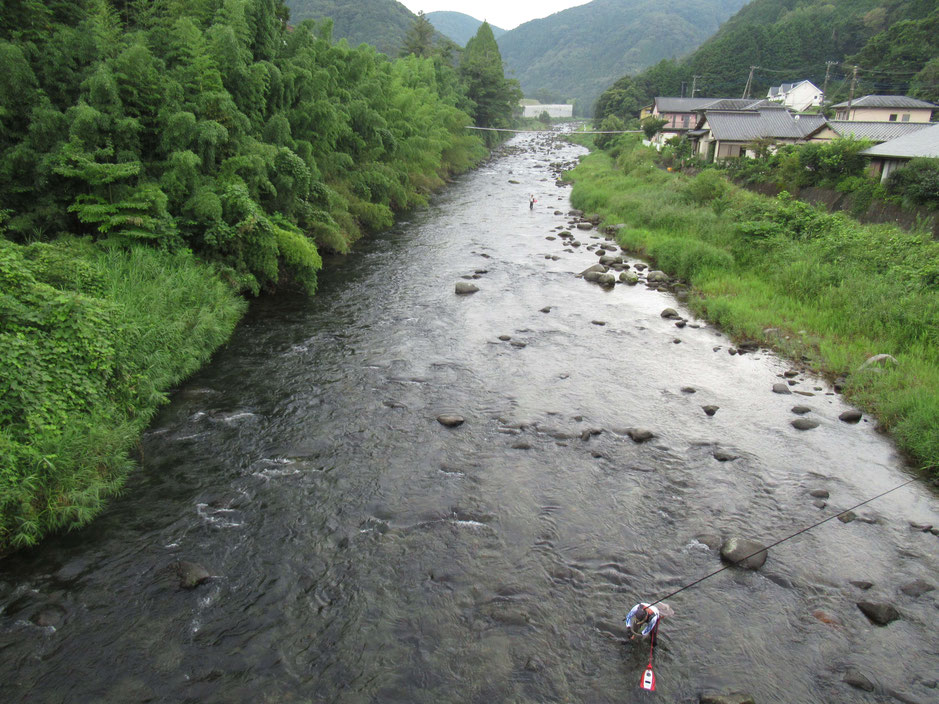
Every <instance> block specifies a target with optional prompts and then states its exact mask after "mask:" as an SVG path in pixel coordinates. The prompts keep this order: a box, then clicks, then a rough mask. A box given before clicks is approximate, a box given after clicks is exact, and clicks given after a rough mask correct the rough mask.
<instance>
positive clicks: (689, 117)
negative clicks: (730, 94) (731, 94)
mask: <svg viewBox="0 0 939 704" xmlns="http://www.w3.org/2000/svg"><path fill="white" fill-rule="evenodd" d="M757 102H759V101H758V100H754V99H753V98H672V97H667V96H663V97H657V98H655V100H654V101H653V103H652V110H651V112H650V113H649V114H651V116H652V117H654V118H657V119H660V120H665V125H664V126H663V127H662V131H661V132H659V133H658V134H657V135H655V138H654V139H653V143H654V144H655V145H656V146H657V147H659V148H661V146H662V145H663V144H665V142H667V141H668V140H669V139H671V138H672V137H678V136H681V135H683V134H685V133H687V132H688V130H692V129H694V128H695V125H696V124H697V121H698V111H700V110H702V109H704V108H706V107H710V106H713V105H719V106H720V107H721V108H723V109H745V108H748V107H749V106H752V105H754V104H755V103H757Z"/></svg>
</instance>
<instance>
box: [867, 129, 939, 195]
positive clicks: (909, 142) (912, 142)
mask: <svg viewBox="0 0 939 704" xmlns="http://www.w3.org/2000/svg"><path fill="white" fill-rule="evenodd" d="M861 154H863V155H864V156H867V157H870V159H871V170H872V171H873V172H874V173H879V174H880V180H881V182H883V181H886V180H887V177H888V176H890V174H892V173H893V172H894V171H896V170H897V169H898V168H901V167H903V166H904V165H906V163H907V162H908V161H909V160H910V159H915V158H917V157H927V158H932V159H936V158H939V124H933V125H927V127H926V129H922V130H918V131H916V132H913V133H911V134H907V135H904V136H902V137H897V138H896V139H891V140H890V141H888V142H884V143H883V144H878V145H875V146H873V147H871V148H870V149H865V150H864V151H863V152H861Z"/></svg>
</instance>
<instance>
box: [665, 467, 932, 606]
mask: <svg viewBox="0 0 939 704" xmlns="http://www.w3.org/2000/svg"><path fill="white" fill-rule="evenodd" d="M932 468H933V467H925V468H924V470H927V469H932ZM915 481H916V479H915V478H914V479H910V480H909V481H907V482H903V483H902V484H899V485H897V486H895V487H893V488H892V489H888V490H887V491H885V492H883V493H881V494H877V496H872V497H871V498H869V499H867V500H866V501H862V502H861V503H859V504H855V505H854V506H852V507H851V508H847V509H845V510H844V511H842V512H841V513H836V514H834V515H833V516H829V517H828V518H825V519H823V520H821V521H819V522H818V523H813V524H812V525H810V526H806V527H805V528H802V529H801V530H798V531H796V532H795V533H792V534H791V535H787V536H786V537H785V538H781V539H780V540H777V541H776V542H775V543H772V544H771V545H767V546H766V547H763V548H760V549H759V550H757V551H756V552H752V553H750V554H749V555H747V556H746V557H741V558H740V559H739V560H734V561H733V562H732V563H730V564H729V565H724V566H723V567H721V568H720V569H719V570H714V571H713V572H711V573H710V574H706V575H704V576H703V577H701V578H700V579H696V580H695V581H693V582H689V583H688V584H686V585H684V586H683V587H680V588H679V589H676V590H675V591H673V592H671V593H670V594H666V595H665V596H663V597H659V598H658V599H656V600H655V601H653V602H651V603H650V604H649V606H655V605H656V604H658V603H660V602H663V601H665V600H666V599H669V598H671V597H673V596H675V595H676V594H680V593H681V592H683V591H685V590H686V589H691V587H693V586H695V585H696V584H700V583H701V582H703V581H704V580H706V579H710V578H711V577H713V576H714V575H716V574H720V573H721V572H723V571H724V570H727V569H730V568H731V567H734V566H735V565H739V564H740V563H741V562H745V561H746V560H749V559H750V558H751V557H753V556H754V555H759V554H760V553H761V552H767V551H768V550H769V549H770V548H774V547H776V546H777V545H779V544H780V543H785V542H786V541H787V540H791V539H792V538H795V537H796V536H797V535H802V534H803V533H806V532H808V531H810V530H812V529H813V528H817V527H818V526H820V525H822V523H827V522H828V521H830V520H832V519H834V518H838V517H839V516H843V515H844V514H846V513H849V512H850V511H853V510H854V509H856V508H860V507H861V506H864V505H865V504H869V503H870V502H871V501H874V500H875V499H879V498H881V497H882V496H886V495H887V494H890V493H891V492H894V491H896V490H897V489H902V488H903V487H905V486H909V485H910V484H912V483H913V482H915Z"/></svg>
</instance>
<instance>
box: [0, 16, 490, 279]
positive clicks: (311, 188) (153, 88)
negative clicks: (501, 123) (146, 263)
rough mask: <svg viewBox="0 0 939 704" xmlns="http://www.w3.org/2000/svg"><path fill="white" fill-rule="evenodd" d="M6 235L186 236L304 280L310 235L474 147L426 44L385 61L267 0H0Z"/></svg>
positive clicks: (399, 200) (409, 201)
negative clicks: (424, 52)
mask: <svg viewBox="0 0 939 704" xmlns="http://www.w3.org/2000/svg"><path fill="white" fill-rule="evenodd" d="M0 19H2V30H0V154H2V162H0V163H2V166H0V203H2V204H3V205H2V208H3V209H6V210H8V211H10V217H9V219H8V221H7V224H6V227H7V237H9V238H11V239H14V240H16V241H21V242H22V241H27V240H30V241H33V240H45V239H49V238H52V237H55V236H56V235H58V234H60V233H71V234H79V235H87V236H90V237H92V238H94V239H95V240H101V241H106V242H108V243H115V244H127V243H132V242H147V243H150V244H152V245H154V246H158V247H164V248H176V247H188V248H191V249H192V250H193V251H195V252H196V253H198V254H200V255H202V256H204V257H206V258H207V259H210V260H214V261H217V262H219V263H221V264H223V265H224V266H226V267H227V268H228V269H229V271H230V273H231V276H232V277H233V278H234V279H235V280H237V281H238V282H239V285H240V286H241V287H243V288H244V289H246V290H249V291H252V292H255V293H257V292H258V291H260V290H261V289H263V288H265V287H268V288H269V287H273V286H274V285H276V284H277V283H278V282H279V281H281V274H282V273H287V275H288V277H289V278H290V279H291V280H295V281H296V282H297V283H299V284H300V285H301V286H303V287H305V288H307V289H308V290H312V289H313V288H314V287H315V283H316V269H317V268H318V267H319V265H320V260H319V255H318V252H317V249H318V248H321V247H327V248H330V249H333V250H337V251H346V250H348V248H349V246H350V245H351V243H352V242H354V241H355V240H356V239H357V238H358V237H359V236H360V235H361V233H362V231H363V230H369V229H379V228H384V227H388V226H389V225H390V224H391V222H392V213H393V212H394V211H396V210H401V209H405V208H408V207H411V206H414V205H418V204H421V203H423V202H424V200H425V198H426V196H427V194H428V193H429V192H430V190H431V189H432V188H433V187H434V186H436V185H439V184H440V183H441V182H442V181H441V179H442V178H443V177H444V176H445V175H446V174H447V173H449V172H451V171H455V170H461V169H465V168H467V167H468V166H469V165H470V164H471V163H473V162H474V160H476V159H478V158H479V157H480V155H481V142H480V140H479V139H478V138H477V137H474V136H472V135H469V134H468V133H467V132H466V131H465V126H466V125H467V124H470V123H471V116H470V115H469V114H467V112H465V111H464V110H463V109H461V107H463V108H468V109H471V108H472V107H473V106H472V104H471V103H469V102H468V101H467V100H466V98H465V95H464V93H463V91H462V88H461V85H460V80H459V77H458V76H457V74H456V72H455V70H454V69H453V68H452V67H451V66H450V65H449V64H448V62H447V61H445V60H443V59H442V58H440V57H435V56H431V57H417V56H413V55H409V56H406V57H404V58H401V59H399V60H396V61H390V60H388V59H387V58H386V57H385V56H383V55H381V54H379V53H378V52H376V51H375V50H374V49H372V48H371V47H368V46H366V45H362V46H359V47H357V48H350V47H349V46H348V45H347V44H345V42H339V43H333V41H332V38H331V24H330V22H329V21H324V22H321V23H314V22H312V21H305V22H302V23H300V25H298V26H296V27H291V26H290V25H289V24H288V21H287V20H288V12H287V10H286V7H285V6H284V4H283V3H282V2H280V1H279V0H156V2H149V1H147V2H145V1H143V0H123V1H121V0H115V1H114V2H109V1H108V0H78V1H77V2H71V1H70V2H64V1H62V2H45V3H44V2H39V1H38V0H15V1H14V2H7V3H5V4H4V6H3V9H2V10H0Z"/></svg>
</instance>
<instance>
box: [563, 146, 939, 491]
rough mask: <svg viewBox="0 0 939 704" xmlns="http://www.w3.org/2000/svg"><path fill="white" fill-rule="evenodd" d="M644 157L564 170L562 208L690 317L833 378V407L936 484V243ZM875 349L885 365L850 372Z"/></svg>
mask: <svg viewBox="0 0 939 704" xmlns="http://www.w3.org/2000/svg"><path fill="white" fill-rule="evenodd" d="M654 155H655V153H654V152H653V151H652V150H650V149H647V148H645V147H643V146H642V145H641V144H640V143H639V142H638V140H636V139H633V138H621V139H619V140H617V141H615V142H614V143H612V144H611V145H608V146H607V151H594V152H592V153H591V154H589V155H588V156H586V157H585V158H584V159H583V160H582V162H581V164H580V165H579V166H578V167H577V168H575V169H574V170H573V171H572V172H571V174H570V177H571V178H572V179H573V180H574V182H575V184H574V190H573V194H572V202H573V204H574V206H575V207H576V208H579V209H581V210H584V211H586V212H592V213H594V212H595V213H599V214H600V215H601V216H602V217H603V220H604V223H603V224H604V225H614V224H618V223H624V224H625V225H626V227H625V228H622V229H621V230H620V231H619V235H618V237H619V241H620V244H622V245H623V246H625V247H626V248H628V249H629V250H631V251H633V252H635V253H636V254H638V255H640V256H643V257H646V258H648V259H649V260H651V261H653V262H655V264H656V266H657V267H658V268H660V269H662V270H663V271H665V272H667V273H669V274H671V275H673V276H677V277H680V278H682V279H684V280H685V281H687V282H688V283H689V284H690V286H691V287H692V289H693V295H692V296H691V298H690V300H689V304H690V305H691V307H692V308H693V310H694V311H695V312H696V313H697V314H699V315H702V316H704V317H706V318H707V319H708V320H710V321H713V322H714V323H716V324H718V325H720V326H721V327H722V328H723V329H724V330H725V331H727V332H728V333H729V334H731V335H732V336H734V337H735V338H738V339H740V338H746V339H754V340H760V341H761V342H763V343H764V344H768V345H770V346H772V347H774V348H775V349H777V350H778V351H780V352H781V353H782V354H784V355H786V356H788V357H791V358H794V359H801V360H803V361H805V363H806V364H807V365H809V366H810V367H811V368H813V369H814V370H816V371H818V372H820V373H823V374H825V375H826V376H828V377H829V378H835V377H841V376H843V377H844V378H845V379H844V394H845V396H846V398H847V399H848V400H849V401H850V402H851V403H853V404H855V405H857V406H858V407H859V408H861V409H863V410H864V411H866V412H867V413H869V414H871V415H872V416H874V417H875V418H876V419H877V421H878V422H879V424H880V426H881V427H882V428H883V429H885V430H886V431H887V432H889V433H890V434H891V435H892V436H893V438H894V439H895V440H896V443H897V445H898V447H899V448H900V449H901V450H903V451H904V452H905V453H908V455H909V456H910V459H911V460H912V461H913V462H915V463H918V464H920V465H922V466H926V467H932V473H933V475H934V476H939V469H937V467H939V242H936V241H934V240H932V239H931V237H930V236H929V235H928V234H927V233H917V232H907V231H904V230H901V229H899V228H897V227H893V226H886V225H877V226H874V225H861V224H859V223H858V222H857V221H856V220H853V219H851V218H850V217H848V216H847V215H845V214H843V213H836V214H829V213H827V212H825V211H823V210H821V209H818V208H815V207H813V206H810V205H807V204H805V203H802V202H800V201H797V200H794V199H792V198H791V197H789V196H788V194H786V193H781V194H780V195H779V197H777V198H767V197H765V196H761V195H758V194H755V193H751V192H749V191H746V190H743V189H741V188H738V187H736V186H734V185H732V184H731V183H730V182H728V181H727V180H726V179H725V178H723V177H722V176H721V175H720V174H718V173H717V172H715V171H714V170H706V171H703V172H701V173H699V174H697V175H695V176H689V175H686V174H681V173H670V172H666V171H664V170H662V169H660V168H658V167H657V166H656V165H655V163H654ZM877 354H889V355H891V356H892V357H894V358H895V359H896V361H897V364H895V365H894V364H888V365H886V366H883V367H880V366H877V367H868V368H867V369H863V370H862V366H863V365H864V362H865V361H866V360H867V359H868V358H870V357H872V356H874V355H877Z"/></svg>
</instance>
